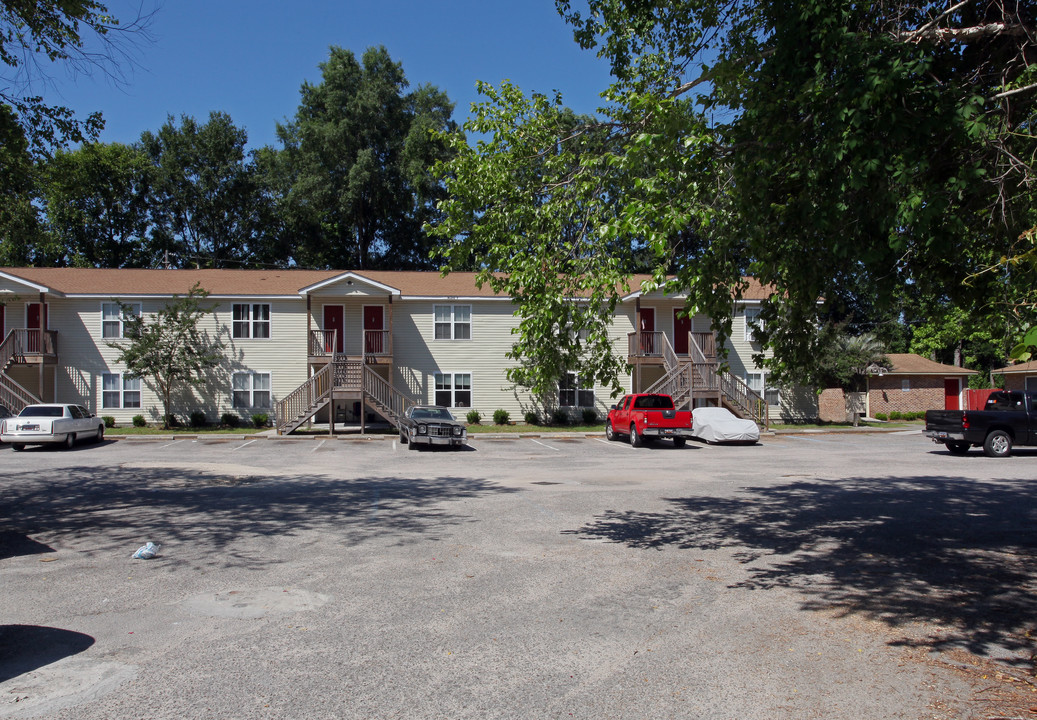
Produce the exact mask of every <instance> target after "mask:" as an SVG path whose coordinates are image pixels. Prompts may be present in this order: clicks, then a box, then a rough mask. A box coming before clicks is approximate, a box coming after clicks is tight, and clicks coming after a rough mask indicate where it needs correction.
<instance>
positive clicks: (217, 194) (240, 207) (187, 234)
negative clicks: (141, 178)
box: [140, 112, 269, 268]
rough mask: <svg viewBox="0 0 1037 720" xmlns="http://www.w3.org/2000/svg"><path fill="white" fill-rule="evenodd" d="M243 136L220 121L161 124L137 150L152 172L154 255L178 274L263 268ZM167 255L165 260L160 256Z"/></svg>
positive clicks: (261, 210) (257, 203) (259, 202)
mask: <svg viewBox="0 0 1037 720" xmlns="http://www.w3.org/2000/svg"><path fill="white" fill-rule="evenodd" d="M247 141H248V136H247V135H246V133H245V130H244V129H242V128H239V127H237V126H235V125H234V123H233V121H232V120H231V118H230V116H229V115H227V114H226V113H221V112H213V113H210V114H209V120H208V122H206V123H204V124H202V123H199V122H198V121H197V120H195V119H194V118H192V117H189V116H183V117H182V118H181V119H180V122H179V124H178V123H177V122H176V121H175V120H174V119H173V118H169V119H168V120H167V121H166V123H165V124H164V125H163V126H162V127H161V128H160V129H159V130H158V132H155V133H152V132H145V133H144V134H143V135H141V140H140V144H141V146H142V148H143V150H144V152H145V153H146V154H147V156H148V157H149V158H150V160H151V162H152V164H153V165H154V170H153V180H152V188H151V198H152V199H151V222H152V230H151V233H152V239H153V244H154V247H155V250H156V251H157V252H159V253H161V254H162V256H163V258H168V260H169V262H170V263H171V264H173V265H176V266H178V267H213V268H219V267H242V266H248V265H250V264H253V263H256V262H261V261H264V260H269V258H265V257H257V253H258V254H261V252H260V250H261V248H263V247H265V245H264V244H263V242H262V241H261V238H262V235H263V232H264V230H263V221H264V219H265V218H266V215H267V207H266V205H265V203H266V196H265V195H264V194H263V192H262V191H261V188H260V186H259V181H258V179H257V175H256V170H255V166H254V164H253V163H252V161H251V157H250V155H249V154H248V152H247V151H246V149H245V146H246V143H247ZM167 253H168V255H167Z"/></svg>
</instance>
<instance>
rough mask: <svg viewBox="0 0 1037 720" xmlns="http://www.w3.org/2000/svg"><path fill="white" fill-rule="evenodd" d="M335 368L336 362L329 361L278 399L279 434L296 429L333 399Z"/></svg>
mask: <svg viewBox="0 0 1037 720" xmlns="http://www.w3.org/2000/svg"><path fill="white" fill-rule="evenodd" d="M333 368H334V364H333V363H328V364H327V365H325V366H323V367H322V368H321V369H320V370H318V371H317V372H315V373H314V374H313V375H311V376H310V377H309V378H308V379H307V380H306V382H304V383H303V384H302V385H300V386H299V387H297V388H295V390H292V392H290V393H289V394H288V396H287V397H285V398H284V399H283V400H278V401H277V434H278V435H286V434H288V433H290V432H291V431H292V430H295V429H296V428H297V427H299V426H300V425H302V424H303V423H304V422H306V421H307V420H308V419H310V418H311V417H313V414H314V413H316V412H317V411H318V410H320V409H321V408H322V407H324V406H325V405H327V404H328V402H330V401H331V390H332V386H333V380H334V374H333Z"/></svg>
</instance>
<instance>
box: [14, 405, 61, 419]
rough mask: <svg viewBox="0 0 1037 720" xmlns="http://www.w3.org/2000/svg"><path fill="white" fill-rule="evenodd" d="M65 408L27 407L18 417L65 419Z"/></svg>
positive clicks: (47, 406) (49, 406)
mask: <svg viewBox="0 0 1037 720" xmlns="http://www.w3.org/2000/svg"><path fill="white" fill-rule="evenodd" d="M64 416H65V408H63V407H54V406H51V405H26V406H25V407H24V408H22V411H21V412H20V413H18V417H64Z"/></svg>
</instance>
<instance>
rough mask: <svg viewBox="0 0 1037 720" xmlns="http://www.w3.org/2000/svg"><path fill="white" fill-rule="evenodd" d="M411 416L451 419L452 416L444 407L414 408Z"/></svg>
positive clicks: (424, 418) (427, 418)
mask: <svg viewBox="0 0 1037 720" xmlns="http://www.w3.org/2000/svg"><path fill="white" fill-rule="evenodd" d="M411 417H412V418H414V419H415V420H453V419H454V416H453V415H451V414H450V411H449V410H447V409H445V408H414V412H412V413H411Z"/></svg>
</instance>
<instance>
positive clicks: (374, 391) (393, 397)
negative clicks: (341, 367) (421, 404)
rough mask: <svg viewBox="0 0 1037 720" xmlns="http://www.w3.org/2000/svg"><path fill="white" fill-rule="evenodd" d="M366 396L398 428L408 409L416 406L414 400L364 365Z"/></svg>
mask: <svg viewBox="0 0 1037 720" xmlns="http://www.w3.org/2000/svg"><path fill="white" fill-rule="evenodd" d="M364 396H365V398H366V399H367V400H368V401H369V402H370V403H371V404H372V405H373V406H374V407H375V409H376V410H377V411H378V413H379V414H380V415H382V416H383V417H384V418H385V419H386V420H388V421H389V422H391V423H392V424H394V425H396V426H397V427H399V425H400V419H401V418H402V417H403V414H404V413H405V412H407V408H408V407H410V406H411V405H413V404H414V401H413V400H411V399H410V398H409V397H407V396H406V395H404V394H403V393H401V392H400V391H399V390H397V389H396V388H395V387H393V385H392V383H390V382H388V381H387V380H386V379H385V378H383V377H382V376H381V375H379V374H378V373H376V372H375V371H374V370H373V369H372V368H371V367H369V366H367V365H364Z"/></svg>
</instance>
